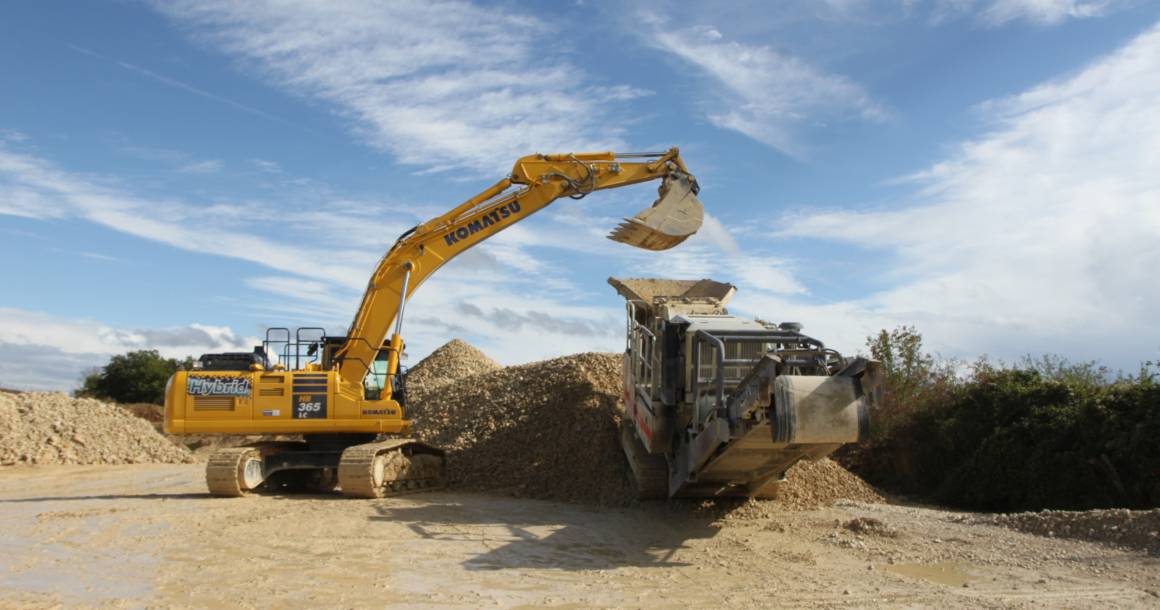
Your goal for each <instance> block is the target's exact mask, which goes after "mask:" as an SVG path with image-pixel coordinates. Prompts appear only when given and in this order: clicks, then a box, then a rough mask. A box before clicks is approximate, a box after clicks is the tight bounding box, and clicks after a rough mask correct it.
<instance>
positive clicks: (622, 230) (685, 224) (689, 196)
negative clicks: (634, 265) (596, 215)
mask: <svg viewBox="0 0 1160 610" xmlns="http://www.w3.org/2000/svg"><path fill="white" fill-rule="evenodd" d="M658 193H659V195H660V197H659V198H658V199H657V200H656V201H655V202H653V204H652V206H651V207H648V208H645V209H644V210H643V211H641V212H640V213H639V214H637V215H636V217H635V218H625V219H624V222H622V223H620V225H619V226H617V227H616V228H615V229H613V231H612V233H611V234H610V235H609V236H608V239H611V240H612V241H618V242H621V243H625V244H628V245H630V246H635V247H637V248H643V249H645V250H668V249H669V248H672V247H674V246H676V245H677V244H680V243H681V242H683V241H685V240H686V239H688V238H689V236H690V235H692V234H694V233H696V232H697V229H700V228H701V222H702V220H704V208H703V207H702V205H701V201H700V200H698V199H697V196H696V195H695V194H694V193H693V190H692V186H691V185H690V184H689V180H688V178H687V176H683V175H670V176H668V177H666V178H665V179H664V182H662V184H661V187H660V188H659V189H658Z"/></svg>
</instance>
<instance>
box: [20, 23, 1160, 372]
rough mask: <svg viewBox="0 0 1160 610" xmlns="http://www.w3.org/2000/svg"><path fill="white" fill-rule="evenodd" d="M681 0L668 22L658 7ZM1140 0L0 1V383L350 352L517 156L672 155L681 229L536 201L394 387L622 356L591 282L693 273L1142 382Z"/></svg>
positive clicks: (833, 332) (882, 324)
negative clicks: (1132, 375)
mask: <svg viewBox="0 0 1160 610" xmlns="http://www.w3.org/2000/svg"><path fill="white" fill-rule="evenodd" d="M693 4H695V6H690V5H693ZM1158 22H1160V3H1157V2H1130V1H1128V2H1121V1H1116V0H907V1H903V2H878V1H874V0H826V1H823V0H816V1H810V0H802V1H800V2H781V3H775V2H765V1H762V2H758V1H751V2H744V1H742V2H712V1H706V2H699V3H677V2H672V3H668V2H657V1H655V0H654V1H651V2H631V1H630V2H594V1H591V0H584V1H583V2H575V3H531V2H518V1H508V2H499V3H484V2H458V1H446V2H444V1H430V2H424V1H417V0H410V1H398V2H368V1H362V2H358V1H347V2H340V1H334V2H326V3H322V2H306V1H289V0H287V1H281V2H274V1H268V2H242V1H237V2H235V1H226V0H216V1H205V2H193V1H171V2H170V1H157V2H132V1H124V2H86V3H76V2H62V1H54V0H38V1H32V0H16V1H12V2H5V3H3V4H0V66H3V69H0V253H2V256H3V260H4V261H5V264H4V265H3V267H2V268H0V269H2V270H0V285H2V286H3V288H4V289H3V292H2V293H0V294H2V295H3V296H2V298H0V386H4V387H15V388H19V389H65V390H68V389H71V388H73V387H74V386H75V385H76V380H77V379H78V377H79V375H80V373H81V371H82V370H84V369H86V368H88V367H92V366H95V365H100V364H103V363H104V362H106V361H107V359H108V357H109V356H110V355H111V354H116V353H122V352H125V351H127V350H131V349H158V350H160V351H161V352H162V353H163V354H165V355H167V356H172V357H182V356H185V355H198V354H201V353H203V352H209V351H228V350H236V349H243V350H248V349H249V348H250V346H251V345H253V344H254V343H255V342H256V341H258V338H259V337H261V336H263V334H264V332H265V329H266V328H267V327H270V326H290V327H297V326H324V327H326V328H328V329H330V330H331V331H333V332H341V331H342V330H344V329H345V328H346V326H347V325H348V324H349V321H350V319H351V317H352V316H353V314H354V309H355V307H356V306H357V304H358V301H359V298H360V297H361V294H362V288H363V287H364V285H365V282H366V280H367V278H368V277H369V275H370V273H371V270H372V269H373V268H374V265H375V264H376V262H377V260H378V258H379V257H380V256H381V255H382V253H383V251H384V250H385V249H386V248H387V247H389V245H390V244H391V243H392V242H393V241H394V239H395V238H396V237H397V236H398V235H399V234H400V233H401V232H402V231H404V230H406V229H408V228H410V227H411V226H413V225H415V224H417V223H418V222H421V221H424V220H427V219H428V218H430V217H433V216H436V215H439V214H442V213H443V212H444V211H446V210H447V209H449V208H451V207H453V206H455V205H457V204H459V203H461V202H462V201H464V200H466V199H468V198H470V197H472V196H474V195H475V194H476V193H478V192H479V191H481V190H483V189H484V188H486V187H488V186H490V185H491V184H493V183H494V182H495V181H497V180H498V179H499V178H500V177H502V176H503V175H504V174H506V173H508V172H509V171H510V168H511V166H512V163H513V162H514V161H515V160H516V159H517V158H519V157H520V156H523V155H526V154H532V153H537V152H540V153H553V152H585V151H602V150H616V151H618V152H632V151H652V150H664V149H667V148H668V147H671V146H680V147H681V150H682V154H683V156H684V157H685V159H686V161H687V163H688V164H689V167H690V169H691V170H692V171H693V173H694V174H696V176H697V178H698V180H699V181H700V183H701V185H702V191H701V199H702V201H703V202H704V203H705V206H706V211H707V213H708V215H709V217H708V218H707V220H706V224H705V226H704V227H703V229H702V231H701V232H700V233H699V234H698V235H696V236H694V237H693V238H692V239H690V240H689V241H688V242H686V243H685V244H683V245H682V246H680V247H678V248H676V249H674V250H671V251H668V252H663V253H652V252H645V251H641V250H635V249H632V248H629V247H627V246H624V245H622V244H616V243H613V242H610V241H608V240H606V239H604V237H603V236H604V235H605V234H607V232H608V231H609V230H610V229H611V228H613V227H614V226H615V225H616V222H617V220H618V219H619V218H620V217H622V216H630V215H632V214H635V213H636V212H637V211H638V210H640V209H641V208H643V207H645V206H646V205H648V204H649V203H651V201H652V200H653V199H654V198H655V190H654V189H653V188H652V187H651V186H639V187H627V188H624V189H618V190H615V191H607V192H601V193H597V194H594V195H592V196H590V197H588V198H585V199H584V200H582V201H571V200H565V201H561V202H557V203H556V204H554V205H553V206H551V207H550V208H548V209H547V210H545V211H543V212H541V213H540V214H539V215H537V216H535V217H532V218H531V219H529V220H527V221H525V222H523V223H521V224H520V225H517V226H515V227H513V228H512V229H510V230H508V231H506V232H504V233H502V234H500V235H498V236H497V237H496V238H494V239H493V240H491V241H489V242H487V243H485V244H484V245H483V246H481V247H479V248H477V249H475V250H473V251H470V252H468V253H467V254H465V255H464V256H462V257H460V258H459V259H457V260H456V261H454V262H453V263H452V264H450V265H448V266H447V267H445V268H444V269H443V270H442V271H440V273H439V274H437V275H436V276H435V277H434V278H433V279H432V280H431V281H429V282H428V283H426V284H425V285H424V286H423V288H422V290H421V291H419V292H417V293H416V294H415V296H414V298H413V299H412V301H411V303H410V305H409V308H408V313H407V317H406V325H405V328H404V336H405V337H407V340H408V345H409V348H408V352H409V353H410V356H411V359H410V363H411V364H414V363H415V362H417V361H418V359H419V358H421V357H423V356H424V355H426V354H427V353H429V352H430V351H431V350H433V349H435V348H437V347H439V346H440V345H442V344H443V343H445V342H447V341H449V340H451V339H453V338H456V337H460V338H463V339H465V340H467V341H468V342H470V343H472V344H474V345H477V346H479V347H480V348H482V349H483V350H484V351H485V352H487V353H488V354H489V355H491V356H492V357H494V358H496V359H497V360H499V361H501V362H502V363H504V364H514V363H521V362H528V361H533V360H540V359H543V358H548V357H553V356H558V355H563V354H568V353H575V352H579V351H588V350H601V351H617V350H619V349H621V346H622V341H623V339H622V336H621V332H622V321H621V318H622V306H621V300H620V298H619V297H617V296H616V294H615V293H614V291H613V290H612V289H611V288H610V287H608V286H607V285H606V284H605V280H606V278H608V277H609V276H617V277H641V276H649V277H674V278H689V279H699V278H703V277H711V278H713V279H715V280H719V281H726V282H730V283H733V284H735V285H737V286H738V287H739V289H740V291H739V293H738V295H737V296H736V297H735V299H734V307H733V308H732V309H733V311H735V312H737V313H741V314H743V315H749V316H761V317H763V318H765V319H771V320H775V321H797V322H801V323H803V324H804V325H805V329H806V332H808V333H810V334H813V335H814V336H816V337H818V338H819V339H822V340H823V341H825V342H826V343H827V344H828V345H830V346H832V347H836V348H838V349H840V350H842V351H845V352H849V353H852V352H854V351H856V350H857V349H859V348H860V347H863V346H864V343H865V338H866V336H867V335H869V334H873V333H875V332H876V331H877V330H879V329H883V328H886V329H890V328H894V327H896V326H899V325H915V326H917V327H918V329H919V330H920V331H921V332H922V333H923V335H924V337H925V339H926V342H927V345H928V347H929V348H930V349H932V350H935V351H937V352H939V353H941V354H942V355H943V356H947V357H962V358H974V357H976V356H979V355H982V354H989V355H991V356H992V357H996V358H1002V359H1005V360H1007V361H1011V360H1015V359H1018V358H1019V357H1020V356H1022V355H1024V354H1035V355H1038V354H1043V353H1047V352H1051V353H1057V354H1061V355H1063V356H1066V357H1068V358H1070V359H1072V360H1083V361H1086V360H1094V359H1098V360H1100V361H1101V362H1103V363H1104V364H1108V365H1111V366H1113V367H1122V368H1126V369H1129V370H1131V369H1134V367H1136V366H1137V365H1138V364H1139V363H1140V362H1141V361H1143V360H1150V359H1156V358H1157V356H1158V355H1160V332H1158V331H1160V323H1158V320H1160V316H1157V314H1156V311H1157V306H1158V305H1160V282H1157V281H1156V280H1155V269H1157V268H1158V263H1160V239H1157V237H1158V236H1160V25H1158Z"/></svg>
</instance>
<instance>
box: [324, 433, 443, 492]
mask: <svg viewBox="0 0 1160 610" xmlns="http://www.w3.org/2000/svg"><path fill="white" fill-rule="evenodd" d="M445 455H446V454H445V452H444V451H443V450H442V449H439V448H438V447H434V446H432V445H428V444H426V443H420V442H417V441H411V440H390V441H384V442H381V443H367V444H365V445H355V446H354V447H349V448H347V450H346V451H343V452H342V462H341V463H340V464H339V467H338V484H339V486H340V487H341V488H342V494H343V495H344V496H347V497H349V498H382V497H385V496H394V495H402V494H405V493H410V492H414V491H419V490H425V489H436V488H439V487H443V486H444V485H445V484H446V482H447V459H446V457H445Z"/></svg>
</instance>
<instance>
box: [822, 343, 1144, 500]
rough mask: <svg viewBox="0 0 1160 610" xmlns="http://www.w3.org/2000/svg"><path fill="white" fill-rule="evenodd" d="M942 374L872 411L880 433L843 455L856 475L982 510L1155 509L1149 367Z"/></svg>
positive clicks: (1035, 364) (1048, 363) (1042, 365)
mask: <svg viewBox="0 0 1160 610" xmlns="http://www.w3.org/2000/svg"><path fill="white" fill-rule="evenodd" d="M908 330H909V332H911V333H913V329H908ZM914 334H917V333H914ZM871 346H872V348H873V347H874V345H873V344H872V345H871ZM930 362H931V363H934V362H935V361H934V360H933V359H931V360H930ZM1061 363H1062V365H1063V366H1062V367H1060V366H1058V365H1060V364H1061ZM1053 364H1054V365H1055V366H1052V365H1053ZM937 368H938V367H935V369H936V371H935V373H936V374H933V375H932V374H931V373H930V371H929V370H928V371H927V372H926V373H924V377H923V378H924V379H925V380H926V381H923V382H921V383H919V384H918V386H919V388H918V389H917V390H916V389H914V387H910V388H908V389H907V390H906V399H905V401H903V402H898V401H895V402H893V403H892V402H891V401H887V403H886V404H885V405H884V406H883V408H882V409H881V410H879V411H877V412H875V413H872V415H871V417H872V418H877V419H878V420H879V421H878V422H876V424H875V426H874V429H875V432H876V433H875V437H874V438H873V439H872V440H871V441H870V442H869V443H867V444H865V445H862V446H857V447H851V448H849V449H847V450H846V451H844V452H843V454H842V455H841V459H842V461H843V462H844V463H845V464H846V465H847V466H848V467H850V468H851V470H854V471H855V472H857V473H858V474H860V475H861V476H863V477H864V478H866V479H867V480H868V481H870V482H871V483H873V484H875V485H878V486H880V487H883V488H885V489H887V490H890V491H895V492H898V493H904V494H914V495H918V496H921V497H925V498H927V499H930V500H934V501H938V502H941V503H944V504H949V505H953V506H959V507H964V508H972V509H980V510H991V511H1025V510H1041V509H1044V508H1050V509H1070V510H1083V509H1092V508H1141V509H1145V508H1155V507H1157V506H1160V384H1158V383H1157V382H1156V379H1155V377H1154V376H1152V375H1150V374H1148V373H1147V372H1146V371H1145V372H1142V373H1141V375H1140V376H1139V377H1135V378H1131V377H1128V378H1124V377H1119V378H1116V379H1111V378H1110V375H1108V374H1107V372H1106V371H1105V370H1101V369H1096V368H1095V367H1094V365H1092V364H1086V365H1067V363H1066V361H1064V360H1062V359H1058V358H1056V359H1052V358H1051V357H1046V358H1044V359H1043V360H1041V361H1034V360H1031V359H1025V360H1024V361H1023V363H1022V365H1021V366H1016V367H1012V368H1005V367H1001V366H999V367H997V366H992V365H990V364H988V363H987V362H986V361H985V360H982V361H980V362H978V363H976V364H975V365H973V366H971V367H969V373H968V374H959V375H949V374H945V373H946V372H947V371H951V370H952V369H954V368H955V367H943V369H942V372H941V373H939V371H938V370H937ZM959 368H960V370H961V369H962V367H959ZM896 379H897V377H896ZM889 385H890V384H888V388H887V391H888V392H889V391H890V388H889ZM912 385H913V384H912Z"/></svg>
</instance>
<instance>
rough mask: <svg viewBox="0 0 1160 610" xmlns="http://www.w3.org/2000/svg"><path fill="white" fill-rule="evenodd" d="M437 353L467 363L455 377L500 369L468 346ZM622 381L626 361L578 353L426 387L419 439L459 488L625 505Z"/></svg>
mask: <svg viewBox="0 0 1160 610" xmlns="http://www.w3.org/2000/svg"><path fill="white" fill-rule="evenodd" d="M440 352H442V353H440ZM440 352H436V353H437V354H439V355H440V357H441V358H452V359H453V358H454V357H455V355H456V354H461V355H462V356H463V357H464V358H465V359H467V360H468V362H465V363H461V366H459V367H457V368H456V369H454V370H467V369H471V368H473V367H474V368H475V370H479V369H480V368H481V367H482V369H483V370H485V371H486V370H488V369H492V368H493V367H492V365H494V362H492V361H491V360H490V359H488V358H487V357H486V356H482V354H481V353H479V352H478V350H475V349H474V348H472V347H471V346H469V345H467V344H466V343H463V342H452V343H450V344H448V345H446V346H444V347H443V348H440ZM433 356H434V354H433ZM481 356H482V359H480V357H481ZM426 365H427V363H426V361H424V362H423V363H420V364H419V365H416V367H415V369H416V370H419V369H420V367H425V366H426ZM619 378H620V358H619V356H617V355H615V354H577V355H574V356H565V357H563V358H556V359H554V360H547V361H544V362H536V363H532V364H525V365H521V366H512V367H507V368H500V369H494V370H490V372H480V373H472V374H470V383H461V384H459V383H443V384H438V385H433V384H429V385H427V386H426V387H425V388H424V389H423V390H422V391H420V392H416V393H413V394H412V395H411V396H410V397H409V400H412V401H413V402H414V403H415V406H416V407H417V410H418V412H419V413H420V414H421V415H420V417H419V419H418V421H417V424H416V436H418V437H419V438H421V439H423V440H425V441H427V442H430V443H432V444H435V445H438V446H440V447H443V448H445V449H447V452H448V471H449V477H450V480H449V485H450V486H451V487H453V488H457V489H463V490H470V491H491V492H499V493H506V494H510V495H515V496H520V497H530V498H538V499H543V500H556V501H563V502H577V503H584V504H601V505H623V504H626V503H628V502H630V500H629V496H628V493H627V490H626V484H627V480H626V479H625V475H624V471H623V468H622V465H621V461H622V460H623V458H622V457H621V450H620V445H619V441H618V440H617V438H618V437H617V430H618V428H617V426H618V422H619V418H620V413H621V411H622V410H623V407H622V406H620V405H619V394H620V391H619ZM410 381H411V380H410V379H408V384H410ZM408 391H409V392H410V391H411V388H410V387H408Z"/></svg>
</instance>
